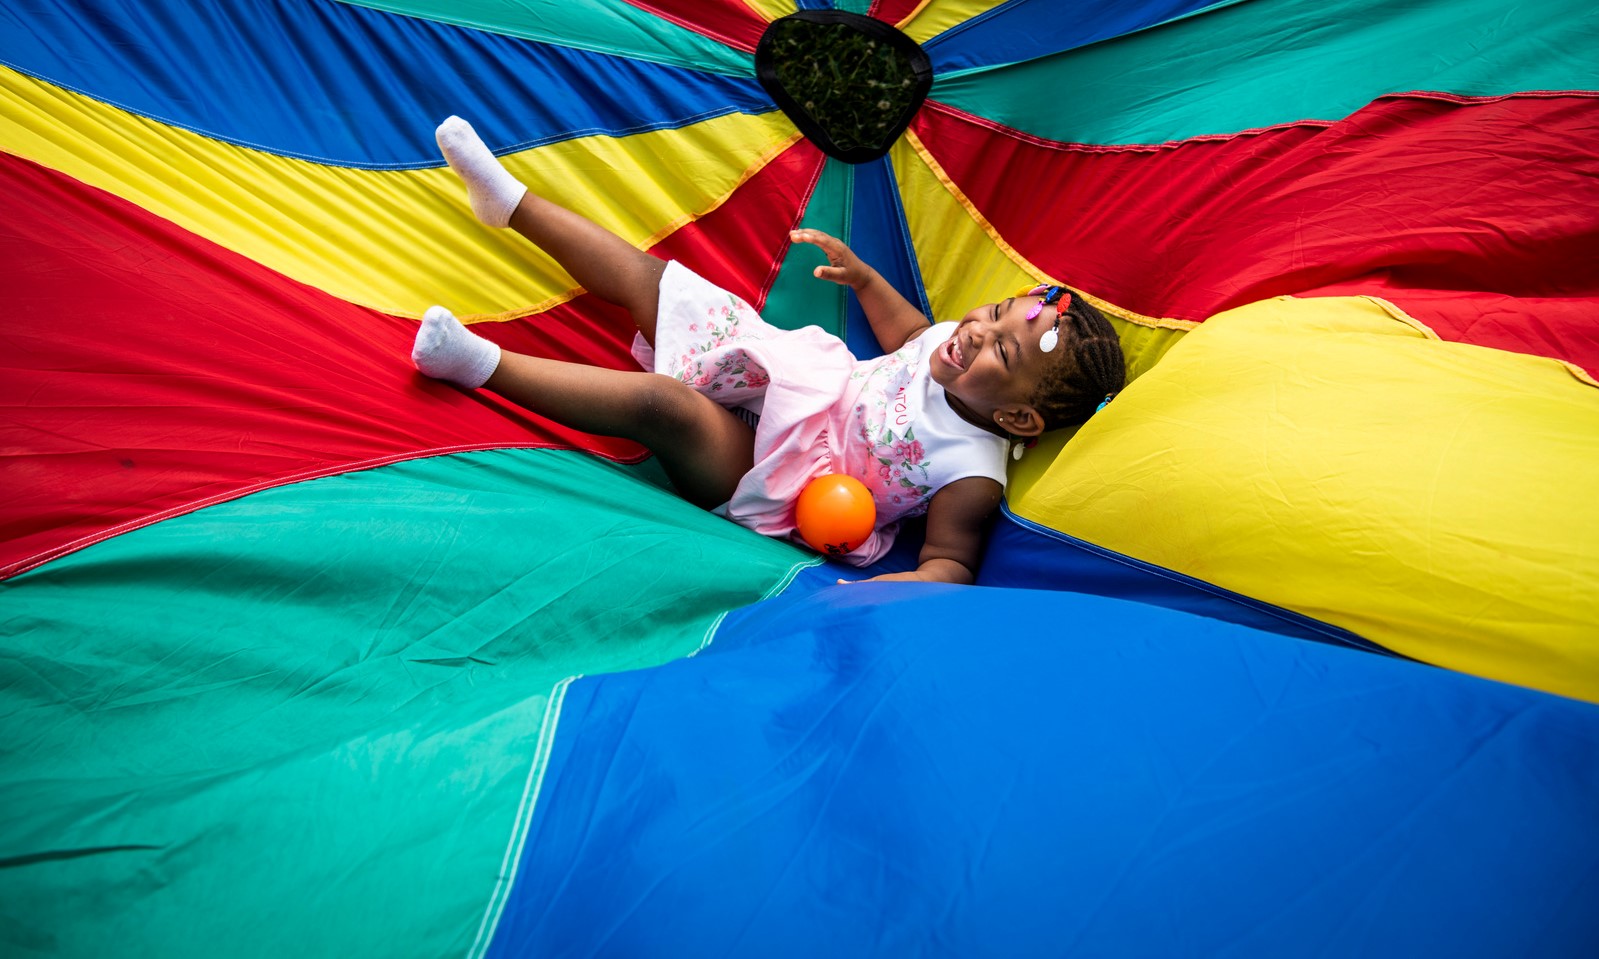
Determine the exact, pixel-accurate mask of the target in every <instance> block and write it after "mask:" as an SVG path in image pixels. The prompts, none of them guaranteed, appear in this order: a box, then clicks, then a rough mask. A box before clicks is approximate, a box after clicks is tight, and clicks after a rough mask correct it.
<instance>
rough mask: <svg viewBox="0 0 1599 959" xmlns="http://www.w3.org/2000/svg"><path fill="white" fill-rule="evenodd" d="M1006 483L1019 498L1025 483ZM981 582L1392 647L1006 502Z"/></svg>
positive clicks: (1364, 646)
mask: <svg viewBox="0 0 1599 959" xmlns="http://www.w3.org/2000/svg"><path fill="white" fill-rule="evenodd" d="M1015 472H1016V470H1012V474H1013V478H1012V479H1011V481H1010V482H1009V483H1007V484H1006V487H1005V488H1006V490H1007V492H1010V493H1011V494H1012V495H1013V496H1015V498H1017V499H1025V494H1017V493H1016V492H1015V491H1016V489H1017V482H1016V480H1015V478H1014V474H1015ZM983 555H984V561H983V568H982V569H981V570H980V571H979V573H978V577H977V585H979V586H1001V587H1005V588H1009V589H1049V590H1066V591H1068V592H1073V593H1084V594H1087V595H1090V596H1108V597H1110V598H1111V599H1122V600H1129V601H1131V602H1135V603H1143V604H1146V605H1150V606H1163V607H1165V608H1167V609H1175V610H1181V611H1182V612H1185V613H1193V614H1195V615H1198V616H1206V617H1209V618H1210V619H1216V620H1221V621H1222V622H1227V623H1237V624H1238V625H1240V626H1247V627H1249V628H1250V629H1258V630H1261V631H1263V632H1269V633H1277V634H1280V635H1282V636H1292V637H1294V638H1295V639H1306V640H1311V641H1314V642H1318V643H1331V644H1333V645H1336V646H1345V647H1349V648H1351V649H1361V650H1365V651H1367V652H1374V653H1388V652H1389V651H1388V650H1385V649H1383V648H1382V647H1381V646H1378V645H1377V644H1375V643H1372V642H1370V641H1368V640H1364V639H1361V638H1360V637H1359V636H1356V635H1355V634H1353V633H1351V632H1349V631H1348V630H1345V629H1339V628H1337V627H1336V626H1329V625H1327V624H1326V623H1323V622H1321V621H1319V620H1315V619H1311V618H1310V617H1308V616H1303V615H1300V614H1299V613H1295V612H1291V611H1289V610H1286V609H1282V608H1280V607H1277V606H1272V605H1269V604H1267V603H1262V602H1260V601H1259V600H1254V599H1251V598H1249V597H1248V596H1244V595H1241V594H1239V593H1234V592H1230V591H1228V590H1225V589H1221V588H1220V587H1217V586H1214V585H1212V584H1210V583H1207V582H1205V581H1203V580H1197V579H1193V578H1192V577H1188V576H1184V575H1182V574H1181V573H1175V572H1173V571H1171V570H1169V569H1166V568H1164V567H1161V566H1152V565H1150V564H1149V563H1145V562H1141V561H1139V560H1136V559H1133V558H1132V557H1130V556H1123V555H1122V554H1120V553H1115V552H1112V551H1110V550H1107V549H1104V548H1101V547H1098V546H1095V545H1093V544H1092V543H1086V542H1084V541H1082V540H1080V539H1078V538H1077V537H1075V536H1068V535H1066V534H1065V533H1062V532H1060V531H1058V530H1053V529H1050V528H1049V527H1047V526H1041V525H1039V524H1037V523H1034V522H1032V521H1030V520H1025V519H1022V518H1021V517H1019V516H1017V515H1016V514H1015V513H1013V512H1011V511H1010V509H1009V508H1007V507H1005V506H1004V505H1001V507H1000V515H999V517H998V519H997V520H996V521H995V523H994V527H993V530H992V532H991V533H990V534H989V540H988V545H987V550H986V552H985V553H984V554H983Z"/></svg>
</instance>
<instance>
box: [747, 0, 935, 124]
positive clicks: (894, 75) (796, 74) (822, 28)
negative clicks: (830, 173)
mask: <svg viewBox="0 0 1599 959" xmlns="http://www.w3.org/2000/svg"><path fill="white" fill-rule="evenodd" d="M773 27H774V30H775V31H777V32H775V33H774V35H773V39H774V40H775V44H774V46H773V50H772V65H773V68H774V69H775V70H776V71H777V78H778V81H779V82H780V83H782V84H783V88H784V89H785V90H787V91H788V93H789V95H790V96H792V97H793V98H794V100H795V102H797V103H798V104H799V105H800V106H801V107H802V108H804V110H805V112H806V113H808V114H810V116H811V118H812V119H813V120H815V121H816V123H817V125H818V126H820V127H821V128H822V129H824V130H826V131H827V133H828V135H829V136H830V137H832V139H833V142H834V144H836V145H837V146H838V147H839V148H840V149H845V150H848V149H853V148H868V149H874V148H882V147H886V146H887V145H888V142H887V141H888V140H889V139H890V138H891V137H894V136H896V135H898V133H899V130H898V129H896V126H895V122H894V121H895V120H896V119H897V118H898V117H900V116H901V115H902V114H903V113H904V112H905V110H906V108H907V107H908V106H909V105H910V102H911V100H912V98H913V96H914V90H915V79H914V78H913V76H912V72H911V65H910V60H909V58H908V57H906V56H905V55H904V54H903V53H901V52H900V51H898V50H895V49H894V48H893V47H891V46H889V45H888V44H886V43H881V42H879V41H877V40H875V39H873V38H871V37H868V36H867V35H866V34H864V33H862V32H860V31H859V30H857V29H855V28H854V27H852V26H849V25H848V24H817V23H805V22H801V21H788V22H783V21H779V22H778V23H776V24H774V25H773Z"/></svg>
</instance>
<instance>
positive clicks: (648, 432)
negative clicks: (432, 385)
mask: <svg viewBox="0 0 1599 959" xmlns="http://www.w3.org/2000/svg"><path fill="white" fill-rule="evenodd" d="M411 355H412V358H413V359H414V360H415V361H416V365H417V369H419V370H421V371H422V372H423V373H425V374H427V375H428V376H432V377H435V378H438V379H444V380H449V381H450V382H453V383H455V384H457V385H459V386H465V387H468V388H476V387H479V386H482V387H486V388H488V389H491V390H493V391H494V392H496V393H498V394H500V395H501V396H503V397H505V398H506V399H508V400H510V401H511V402H513V403H516V404H517V405H519V406H523V407H526V408H527V409H529V410H532V411H533V412H535V413H538V414H540V415H543V416H547V417H549V418H550V419H552V420H555V421H556V422H557V423H561V424H564V425H566V426H570V427H572V428H573V429H578V430H582V431H584V432H586V433H599V434H601V435H604V436H620V437H623V438H626V439H630V440H633V441H634V442H636V443H641V444H643V445H644V446H645V447H646V448H648V449H649V450H650V452H652V453H654V454H655V455H656V457H657V458H658V459H659V460H660V461H661V466H662V468H664V469H665V470H666V475H667V476H668V477H670V478H671V480H672V483H673V485H675V486H676V487H677V490H678V492H679V493H681V494H682V495H683V498H685V499H687V500H689V501H690V502H692V503H695V504H697V505H699V506H703V507H706V508H710V507H713V506H717V505H719V504H721V503H725V502H726V501H727V500H728V499H729V498H731V496H732V495H733V489H734V487H736V486H737V485H738V481H739V480H740V479H742V478H743V476H744V474H745V473H748V472H749V471H750V469H751V468H753V467H754V465H755V432H754V431H753V430H751V429H750V428H749V426H747V425H745V423H744V422H743V421H742V420H740V419H739V418H738V417H736V416H734V415H733V414H732V413H729V412H728V411H727V410H725V409H723V408H722V407H721V406H719V405H717V404H716V402H715V401H713V400H711V399H710V398H709V397H706V396H703V395H701V394H700V393H696V392H695V391H694V390H692V389H690V388H689V387H687V386H685V385H683V384H682V383H680V382H678V381H677V380H674V379H672V378H671V377H668V376H661V375H659V374H656V373H645V372H642V371H638V372H626V371H622V370H610V369H604V368H601V367H594V366H585V365H583V364H581V363H563V362H561V361H560V360H549V359H544V358H541V357H535V356H525V355H523V354H521V353H513V352H511V351H510V350H501V349H500V348H499V347H498V346H496V345H495V344H493V343H491V342H489V341H488V340H485V339H483V338H482V337H480V336H478V335H477V334H475V333H473V332H471V331H470V330H468V329H466V327H464V326H462V325H461V323H460V321H458V320H457V319H456V318H455V317H454V316H452V315H451V314H450V312H449V311H448V310H446V309H444V308H443V307H438V306H435V307H433V308H432V309H430V310H428V312H427V315H426V316H424V317H423V318H422V326H421V328H420V329H419V330H418V331H417V337H416V345H415V347H414V348H413V350H412V354H411Z"/></svg>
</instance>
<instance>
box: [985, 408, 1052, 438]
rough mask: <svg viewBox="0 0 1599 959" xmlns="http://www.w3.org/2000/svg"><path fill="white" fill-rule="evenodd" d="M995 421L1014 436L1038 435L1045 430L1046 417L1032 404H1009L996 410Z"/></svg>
mask: <svg viewBox="0 0 1599 959" xmlns="http://www.w3.org/2000/svg"><path fill="white" fill-rule="evenodd" d="M994 422H996V423H998V424H999V427H1000V429H1002V430H1004V431H1005V432H1007V433H1009V434H1010V435H1012V436H1037V435H1038V434H1040V433H1042V432H1044V418H1043V417H1042V416H1039V415H1038V411H1037V410H1035V409H1033V408H1032V407H1031V406H1025V405H1024V406H1008V407H1005V408H1003V409H998V410H995V411H994Z"/></svg>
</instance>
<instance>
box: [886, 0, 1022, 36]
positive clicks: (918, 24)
mask: <svg viewBox="0 0 1599 959" xmlns="http://www.w3.org/2000/svg"><path fill="white" fill-rule="evenodd" d="M1006 2H1007V0H923V2H920V3H915V4H910V3H909V2H907V4H906V5H909V6H911V7H912V9H910V10H909V11H905V12H902V11H900V10H890V9H888V8H889V7H890V6H892V5H893V4H892V3H888V4H878V6H879V7H882V8H883V9H882V11H881V12H876V13H875V15H876V16H878V17H879V18H880V19H883V20H886V21H888V22H889V23H892V24H894V25H895V26H897V27H899V29H900V32H902V33H904V34H905V35H906V36H908V37H910V38H911V39H912V40H915V41H916V42H917V43H921V44H925V43H928V41H930V40H932V39H933V38H935V37H937V36H939V35H940V34H943V33H945V32H946V31H948V30H949V29H950V28H951V27H954V26H956V25H957V24H960V23H963V22H965V21H967V20H970V19H971V18H973V17H977V16H981V15H982V14H984V13H986V12H988V11H990V10H993V9H995V8H998V7H1003V6H1005V4H1006Z"/></svg>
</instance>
